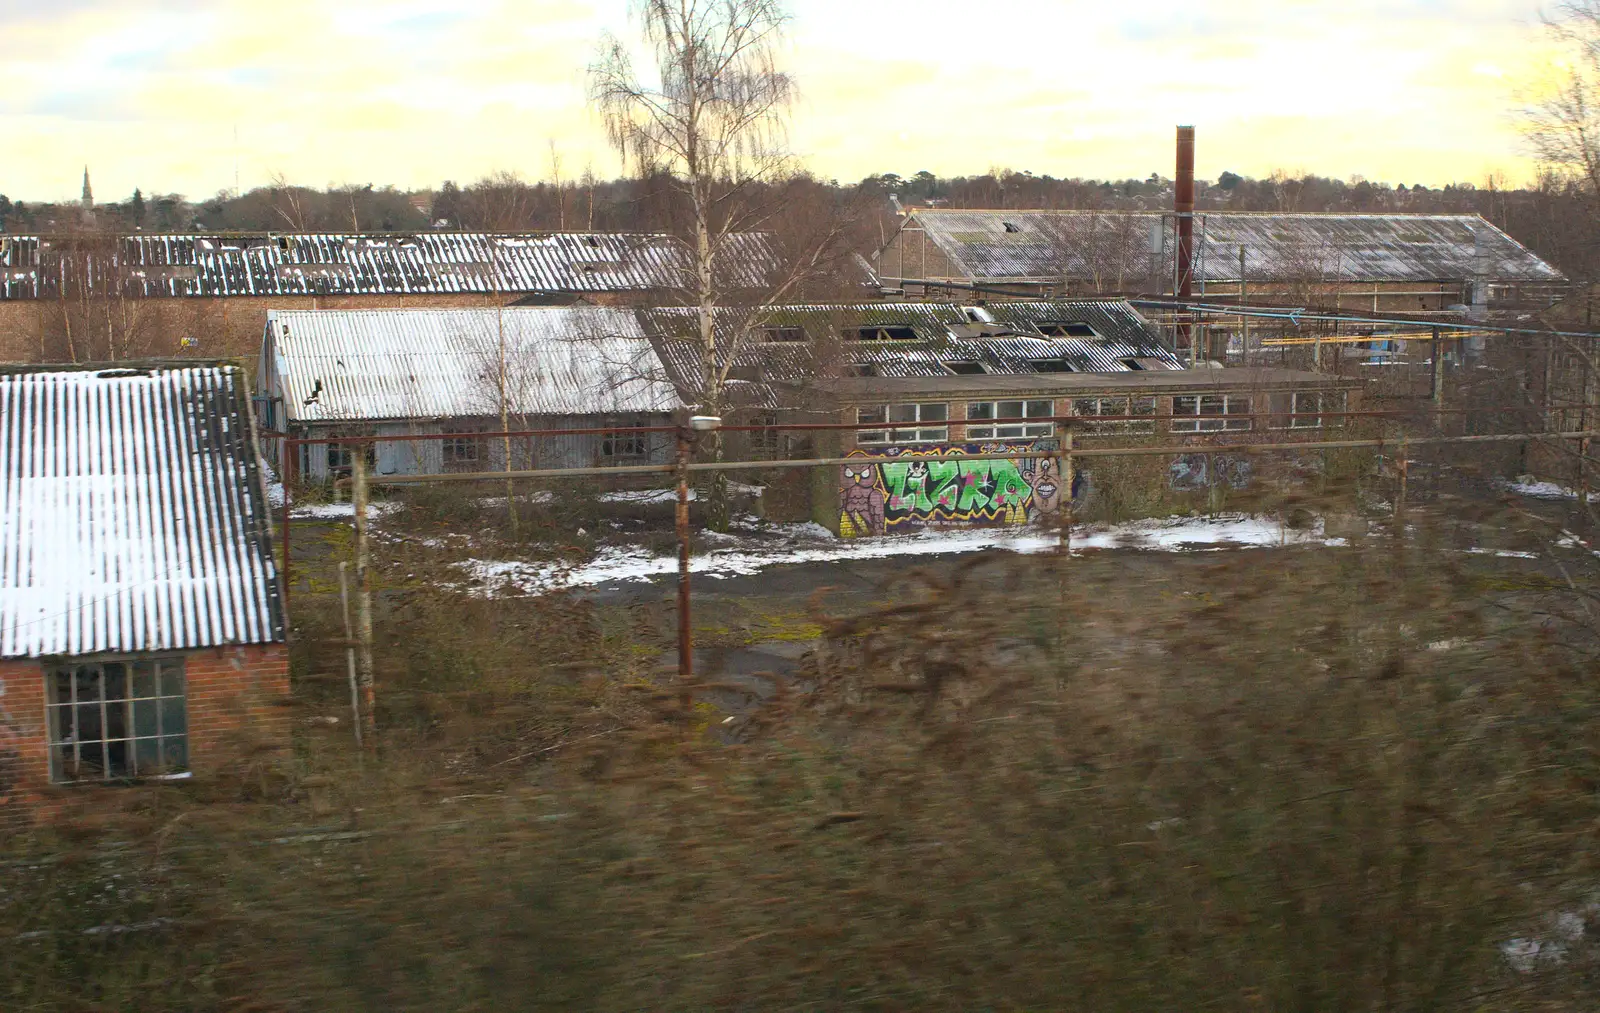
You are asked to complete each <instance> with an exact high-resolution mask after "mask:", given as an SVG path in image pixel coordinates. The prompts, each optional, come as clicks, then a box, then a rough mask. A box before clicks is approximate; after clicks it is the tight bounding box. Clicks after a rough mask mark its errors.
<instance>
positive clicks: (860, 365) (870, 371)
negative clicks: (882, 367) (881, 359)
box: [845, 362, 883, 376]
mask: <svg viewBox="0 0 1600 1013" xmlns="http://www.w3.org/2000/svg"><path fill="white" fill-rule="evenodd" d="M845 368H846V370H848V371H849V373H850V375H851V376H882V375H883V373H882V372H880V371H879V369H878V364H877V363H876V362H852V363H850V365H848V366H846V367H845Z"/></svg>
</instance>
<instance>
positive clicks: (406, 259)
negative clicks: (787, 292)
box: [0, 232, 772, 300]
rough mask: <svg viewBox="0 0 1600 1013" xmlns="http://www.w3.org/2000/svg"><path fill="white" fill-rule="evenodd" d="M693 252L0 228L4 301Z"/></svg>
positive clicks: (560, 288)
mask: <svg viewBox="0 0 1600 1013" xmlns="http://www.w3.org/2000/svg"><path fill="white" fill-rule="evenodd" d="M735 240H736V242H735V244H734V246H733V248H732V249H733V255H732V256H731V257H730V259H729V263H728V267H727V274H728V278H727V281H728V283H729V284H730V285H732V286H733V287H740V286H748V287H758V286H759V285H760V284H761V282H762V274H763V271H764V268H763V265H764V264H768V263H771V259H772V251H771V245H770V243H769V242H768V241H767V238H766V236H764V235H761V234H759V233H745V234H742V235H739V236H736V237H735ZM686 268H687V261H686V259H685V256H684V253H683V250H682V248H681V247H680V246H679V245H678V244H677V242H676V241H675V240H674V239H673V238H672V237H670V236H665V235H655V234H640V233H602V232H562V233H503V234H502V233H483V232H421V233H415V234H391V233H364V234H343V233H317V234H306V233H249V234H244V233H241V234H230V235H220V234H218V235H186V234H185V235H143V234H133V235H112V234H102V233H71V234H63V235H56V236H13V235H0V300H6V299H38V298H54V297H56V296H57V295H58V294H60V293H61V292H62V291H63V286H65V290H66V291H67V292H68V294H69V295H70V296H76V295H77V294H78V293H79V292H80V291H81V288H80V286H82V285H84V284H87V285H88V287H89V289H90V291H91V292H96V293H99V294H106V295H123V296H128V297H154V296H168V297H174V296H176V297H182V296H213V297H214V296H296V295H298V296H304V295H434V294H448V293H460V292H479V293H495V292H499V293H505V294H514V295H573V296H578V295H584V294H588V293H601V292H630V291H651V290H659V289H671V288H675V287H680V286H682V285H683V284H684V280H685V271H686Z"/></svg>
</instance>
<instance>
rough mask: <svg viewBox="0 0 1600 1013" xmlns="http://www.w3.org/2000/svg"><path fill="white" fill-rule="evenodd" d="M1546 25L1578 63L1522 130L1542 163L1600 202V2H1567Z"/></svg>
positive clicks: (1531, 112) (1542, 98) (1534, 109)
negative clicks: (1577, 182)
mask: <svg viewBox="0 0 1600 1013" xmlns="http://www.w3.org/2000/svg"><path fill="white" fill-rule="evenodd" d="M1546 24H1547V25H1548V26H1549V28H1550V31H1551V32H1552V33H1553V34H1554V35H1555V36H1556V38H1558V39H1559V40H1561V41H1562V42H1564V43H1566V44H1567V45H1568V46H1569V47H1571V49H1572V50H1573V53H1574V55H1575V56H1576V60H1575V61H1574V62H1573V64H1572V67H1571V69H1570V70H1568V72H1567V73H1566V75H1565V76H1564V77H1562V78H1560V79H1559V80H1557V81H1556V83H1555V85H1554V86H1553V88H1552V89H1551V90H1550V91H1549V92H1547V93H1545V94H1544V95H1542V96H1540V97H1538V98H1537V99H1536V100H1535V101H1534V102H1533V103H1532V104H1531V105H1530V106H1529V107H1528V108H1527V109H1526V111H1525V112H1526V116H1525V119H1524V122H1523V130H1524V133H1525V134H1526V136H1527V138H1528V141H1529V143H1530V144H1531V145H1532V146H1533V150H1534V153H1535V154H1537V155H1538V157H1539V159H1540V160H1541V161H1543V162H1544V163H1546V164H1547V165H1550V166H1553V167H1555V168H1557V169H1558V170H1559V171H1561V172H1563V173H1566V174H1567V175H1569V176H1570V177H1572V178H1575V179H1576V180H1578V181H1580V182H1581V183H1582V184H1583V188H1584V189H1585V190H1586V191H1587V194H1588V196H1589V198H1590V200H1591V202H1593V201H1594V200H1597V199H1600V91H1597V88H1600V0H1564V2H1562V3H1559V4H1557V5H1556V7H1555V14H1554V17H1552V18H1550V19H1548V20H1547V21H1546ZM1591 206H1592V205H1591Z"/></svg>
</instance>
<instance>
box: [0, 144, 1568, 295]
mask: <svg viewBox="0 0 1600 1013" xmlns="http://www.w3.org/2000/svg"><path fill="white" fill-rule="evenodd" d="M785 190H786V193H784V194H782V195H779V194H777V193H774V198H775V199H785V200H789V199H795V198H796V197H797V196H800V197H802V199H803V201H805V202H813V201H820V202H822V203H826V204H831V205H832V206H834V207H835V208H839V209H844V208H850V209H852V211H853V213H854V214H856V215H857V216H860V217H862V219H863V220H862V221H861V222H860V226H861V229H860V234H861V236H862V238H863V240H864V241H866V242H868V245H870V240H872V239H874V238H879V237H882V236H884V235H886V234H887V233H888V231H889V230H890V229H892V228H893V208H892V205H891V202H890V196H891V195H892V196H894V197H895V198H896V199H898V200H899V202H900V203H901V204H902V206H906V207H915V206H924V205H928V204H932V205H934V206H942V207H951V208H1018V209H1025V208H1038V209H1091V210H1092V209H1105V210H1114V209H1125V210H1149V209H1160V208H1165V207H1168V206H1170V203H1171V200H1172V182H1171V180H1168V179H1164V178H1162V177H1159V176H1156V175H1152V176H1150V177H1149V178H1147V179H1126V180H1091V179H1057V178H1054V177H1052V176H1036V175H1034V174H1033V173H1031V172H1016V171H1009V170H1001V171H995V172H990V173H987V174H984V175H981V176H958V177H954V178H940V177H938V176H935V175H934V174H933V173H930V172H925V171H924V172H918V173H916V174H915V175H912V176H899V175H897V174H895V173H885V174H882V175H875V176H869V177H867V178H866V179H864V180H862V181H860V182H859V183H855V184H848V183H840V182H839V181H837V180H826V181H825V180H817V179H811V178H801V179H799V180H796V181H792V182H791V183H789V184H786V185H785ZM1198 190H1199V192H1198V200H1197V205H1198V208H1199V209H1200V210H1202V211H1204V210H1222V209H1226V210H1232V211H1309V212H1345V213H1396V212H1398V213H1413V214H1479V215H1482V216H1483V217H1484V218H1486V219H1487V220H1489V221H1490V222H1492V223H1494V224H1495V225H1497V226H1500V227H1501V228H1503V229H1505V230H1506V231H1507V232H1509V233H1510V234H1511V235H1512V236H1514V237H1516V238H1517V239H1518V240H1520V241H1522V242H1523V243H1525V244H1526V245H1528V246H1529V247H1530V248H1532V249H1533V250H1534V251H1535V252H1536V253H1538V254H1539V255H1541V256H1543V257H1545V258H1546V259H1548V260H1550V261H1551V262H1552V263H1554V264H1556V265H1557V266H1558V267H1560V268H1561V269H1562V270H1564V271H1566V272H1567V273H1568V274H1569V275H1571V276H1572V277H1573V278H1574V279H1575V280H1579V281H1591V280H1595V279H1600V240H1597V239H1596V235H1597V230H1596V227H1595V226H1596V224H1597V222H1596V219H1597V217H1600V209H1597V208H1596V203H1595V198H1594V196H1593V195H1592V194H1591V193H1589V192H1588V190H1587V189H1586V188H1584V187H1582V186H1581V185H1579V184H1578V183H1576V182H1575V181H1572V180H1570V179H1564V178H1562V177H1560V176H1557V175H1554V174H1546V175H1544V176H1542V177H1541V178H1540V179H1539V180H1537V181H1536V182H1535V183H1534V184H1533V185H1531V186H1528V187H1524V188H1515V189H1513V188H1507V187H1505V186H1504V185H1501V184H1498V183H1496V182H1490V183H1488V184H1485V185H1482V186H1475V185H1473V184H1471V183H1456V184H1451V185H1448V186H1444V187H1438V188H1430V187H1427V186H1424V185H1421V184H1416V185H1410V186H1408V185H1406V184H1400V185H1398V186H1391V185H1389V184H1386V183H1372V182H1369V181H1367V180H1360V179H1357V180H1355V181H1353V182H1347V181H1344V180H1338V179H1329V178H1326V177H1322V176H1315V175H1305V176H1299V177H1295V176H1289V175H1286V174H1282V173H1279V174H1275V175H1273V176H1271V177H1269V178H1267V179H1251V178H1248V177H1244V176H1240V175H1237V174H1235V173H1232V172H1225V173H1223V174H1222V175H1221V176H1220V177H1219V178H1218V179H1216V180H1214V181H1202V182H1201V184H1200V186H1199V188H1198ZM679 206H680V205H679V202H678V201H677V200H676V194H675V193H674V192H673V190H672V188H671V186H670V181H669V180H667V179H665V178H664V177H653V178H645V179H614V180H597V179H593V178H588V177H585V178H581V179H577V180H573V181H564V182H562V183H561V184H559V185H557V184H554V183H547V182H540V183H528V182H525V181H523V180H521V179H519V178H518V177H516V176H514V175H512V174H509V173H499V174H496V175H493V176H489V177H486V178H484V179H481V180H479V181H477V182H475V183H471V184H468V185H466V186H461V185H458V184H457V183H455V182H453V181H446V182H445V183H443V184H442V185H441V186H439V187H438V188H437V189H435V190H420V191H406V190H399V189H396V188H394V187H388V186H386V187H376V186H372V185H370V184H369V185H366V186H341V187H331V188H329V189H326V190H318V189H313V188H310V187H301V186H293V185H286V184H279V185H271V186H265V187H260V188H257V189H254V190H251V191H249V192H247V193H243V194H237V195H235V194H233V193H230V192H223V193H219V194H217V195H216V196H214V197H211V198H209V199H206V200H200V201H191V200H189V199H187V198H185V197H183V196H182V195H180V194H159V195H150V196H146V195H145V194H143V193H142V192H140V191H137V190H136V191H134V193H133V194H132V195H131V196H130V197H129V198H127V199H126V200H123V201H120V202H113V203H107V204H97V205H95V207H94V208H93V209H92V210H89V211H86V210H85V209H83V208H82V207H80V206H78V205H77V204H28V203H24V202H21V201H16V202H13V201H10V200H8V199H7V198H6V197H5V196H4V195H0V228H3V230H4V231H7V232H41V231H44V232H50V231H72V230H78V229H83V228H98V229H116V230H122V229H128V230H132V229H142V230H144V231H148V232H190V231H203V232H228V231H241V232H256V231H295V232H316V231H328V232H347V231H349V232H413V231H422V230H426V229H430V228H451V229H467V230H490V231H556V230H597V231H605V232H629V231H641V232H649V231H663V230H670V229H672V228H673V226H674V225H675V224H676V222H675V219H676V217H677V215H678V214H679Z"/></svg>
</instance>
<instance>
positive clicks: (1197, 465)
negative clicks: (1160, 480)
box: [1167, 454, 1254, 492]
mask: <svg viewBox="0 0 1600 1013" xmlns="http://www.w3.org/2000/svg"><path fill="white" fill-rule="evenodd" d="M1253 472H1254V467H1253V465H1251V463H1250V459H1249V458H1247V457H1229V456H1228V455H1226V454H1184V455H1182V456H1181V457H1177V458H1174V459H1173V461H1172V467H1171V468H1170V469H1168V471H1167V481H1168V484H1170V485H1171V486H1172V488H1173V490H1174V491H1176V492H1200V491H1202V490H1205V489H1209V488H1211V487H1213V486H1224V485H1225V486H1227V487H1228V488H1230V489H1243V488H1244V487H1245V486H1247V485H1249V484H1250V478H1251V475H1252V474H1253Z"/></svg>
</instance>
